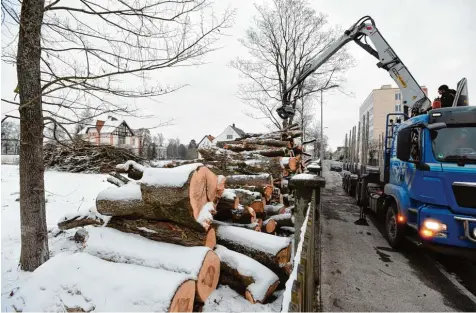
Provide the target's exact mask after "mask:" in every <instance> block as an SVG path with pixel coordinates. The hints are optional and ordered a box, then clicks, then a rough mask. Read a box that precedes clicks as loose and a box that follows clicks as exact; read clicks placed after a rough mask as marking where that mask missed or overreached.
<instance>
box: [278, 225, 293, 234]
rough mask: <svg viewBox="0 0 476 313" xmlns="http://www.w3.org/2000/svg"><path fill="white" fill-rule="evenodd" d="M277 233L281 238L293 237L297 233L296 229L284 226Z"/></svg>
mask: <svg viewBox="0 0 476 313" xmlns="http://www.w3.org/2000/svg"><path fill="white" fill-rule="evenodd" d="M276 233H277V234H278V235H279V236H286V237H289V236H292V235H294V233H295V230H294V227H288V226H283V227H278V229H277V231H276Z"/></svg>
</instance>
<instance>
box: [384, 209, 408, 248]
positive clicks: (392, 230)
mask: <svg viewBox="0 0 476 313" xmlns="http://www.w3.org/2000/svg"><path fill="white" fill-rule="evenodd" d="M397 215H398V208H397V204H396V203H395V202H393V201H392V202H391V203H390V204H389V205H388V206H387V211H386V212H385V235H386V237H387V241H388V243H389V244H390V246H391V247H392V248H394V249H396V248H398V247H400V246H401V244H402V242H403V238H404V237H405V234H404V232H405V225H401V224H398V222H397Z"/></svg>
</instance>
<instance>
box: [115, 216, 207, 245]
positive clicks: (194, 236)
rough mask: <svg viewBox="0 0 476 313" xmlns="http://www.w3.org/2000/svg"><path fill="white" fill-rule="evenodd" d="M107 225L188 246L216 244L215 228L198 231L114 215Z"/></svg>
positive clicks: (152, 238)
mask: <svg viewBox="0 0 476 313" xmlns="http://www.w3.org/2000/svg"><path fill="white" fill-rule="evenodd" d="M106 226H107V227H111V228H115V229H117V230H120V231H122V232H126V233H134V234H139V235H141V236H142V237H145V238H149V239H151V240H155V241H162V242H166V243H173V244H176V245H181V246H186V247H194V246H207V247H209V248H212V249H213V248H214V247H215V244H216V237H215V230H214V229H213V228H210V229H209V230H208V231H207V232H206V231H205V230H202V231H197V230H195V229H191V228H187V227H184V226H182V225H178V224H174V223H169V222H159V221H151V220H145V219H127V218H122V217H112V218H111V220H110V221H109V222H108V223H107V225H106Z"/></svg>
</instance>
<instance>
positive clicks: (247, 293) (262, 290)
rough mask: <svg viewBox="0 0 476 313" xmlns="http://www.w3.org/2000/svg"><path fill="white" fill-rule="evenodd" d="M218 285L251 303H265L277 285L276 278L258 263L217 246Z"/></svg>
mask: <svg viewBox="0 0 476 313" xmlns="http://www.w3.org/2000/svg"><path fill="white" fill-rule="evenodd" d="M215 252H216V253H217V255H218V257H219V258H220V260H221V263H220V265H221V271H222V274H221V275H220V283H221V284H223V285H229V286H230V287H231V288H233V289H234V290H235V291H236V292H238V293H239V294H241V295H242V296H244V297H245V298H246V299H247V300H248V301H250V302H251V303H266V300H267V299H268V297H269V296H270V295H272V294H273V292H274V290H276V288H277V287H278V285H279V278H278V276H277V275H276V274H275V273H273V272H272V271H271V270H269V269H268V268H266V266H264V265H262V264H260V263H259V262H258V261H255V260H253V259H252V258H250V257H248V256H246V255H243V254H241V253H238V252H235V251H231V250H229V249H227V248H226V247H224V246H220V245H218V246H217V247H216V249H215Z"/></svg>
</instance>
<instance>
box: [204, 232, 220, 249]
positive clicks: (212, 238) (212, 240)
mask: <svg viewBox="0 0 476 313" xmlns="http://www.w3.org/2000/svg"><path fill="white" fill-rule="evenodd" d="M216 244H217V237H216V231H215V228H213V227H210V229H209V230H208V232H207V237H206V238H205V247H209V248H210V249H213V248H215V246H216Z"/></svg>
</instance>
